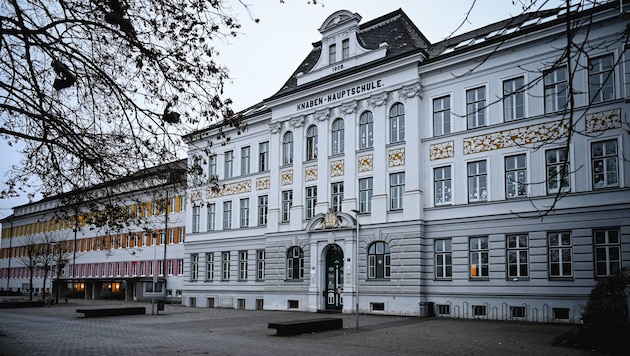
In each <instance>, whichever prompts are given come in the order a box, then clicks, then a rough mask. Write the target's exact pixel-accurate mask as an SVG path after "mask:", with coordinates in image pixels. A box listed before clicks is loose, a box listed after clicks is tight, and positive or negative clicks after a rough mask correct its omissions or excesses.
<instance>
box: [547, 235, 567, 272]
mask: <svg viewBox="0 0 630 356" xmlns="http://www.w3.org/2000/svg"><path fill="white" fill-rule="evenodd" d="M547 240H548V241H549V277H572V276H573V246H572V242H571V233H570V232H550V233H549V234H548V235H547Z"/></svg>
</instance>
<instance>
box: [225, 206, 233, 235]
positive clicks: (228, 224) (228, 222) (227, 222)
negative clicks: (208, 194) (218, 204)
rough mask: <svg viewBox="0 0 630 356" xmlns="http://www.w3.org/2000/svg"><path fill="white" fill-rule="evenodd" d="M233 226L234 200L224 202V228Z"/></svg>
mask: <svg viewBox="0 0 630 356" xmlns="http://www.w3.org/2000/svg"><path fill="white" fill-rule="evenodd" d="M231 228H232V201H229V200H228V201H224V202H223V230H228V229H231Z"/></svg>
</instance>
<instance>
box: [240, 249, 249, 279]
mask: <svg viewBox="0 0 630 356" xmlns="http://www.w3.org/2000/svg"><path fill="white" fill-rule="evenodd" d="M238 279H239V280H240V281H246V280H247V251H239V253H238Z"/></svg>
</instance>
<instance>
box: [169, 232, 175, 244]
mask: <svg viewBox="0 0 630 356" xmlns="http://www.w3.org/2000/svg"><path fill="white" fill-rule="evenodd" d="M168 243H169V244H174V243H175V229H169V230H168Z"/></svg>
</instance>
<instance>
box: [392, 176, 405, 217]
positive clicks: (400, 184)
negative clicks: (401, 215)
mask: <svg viewBox="0 0 630 356" xmlns="http://www.w3.org/2000/svg"><path fill="white" fill-rule="evenodd" d="M404 192H405V173H394V174H391V175H390V176H389V208H390V210H401V209H402V208H403V193H404Z"/></svg>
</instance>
